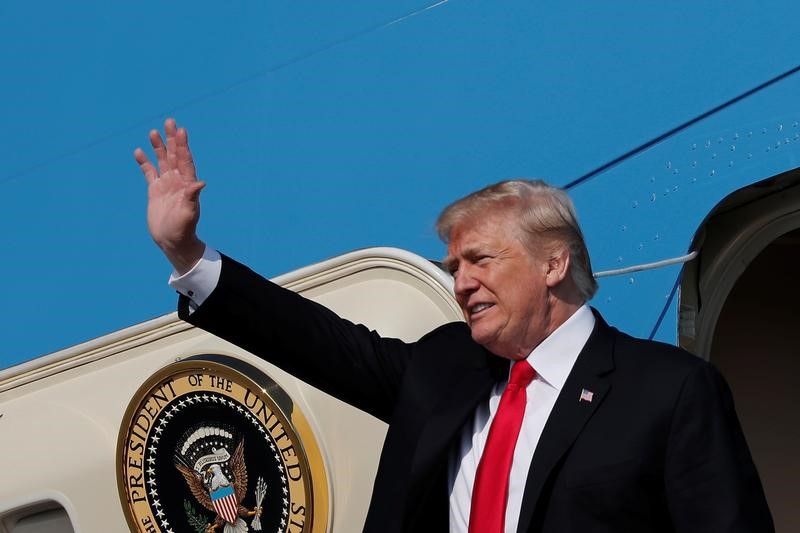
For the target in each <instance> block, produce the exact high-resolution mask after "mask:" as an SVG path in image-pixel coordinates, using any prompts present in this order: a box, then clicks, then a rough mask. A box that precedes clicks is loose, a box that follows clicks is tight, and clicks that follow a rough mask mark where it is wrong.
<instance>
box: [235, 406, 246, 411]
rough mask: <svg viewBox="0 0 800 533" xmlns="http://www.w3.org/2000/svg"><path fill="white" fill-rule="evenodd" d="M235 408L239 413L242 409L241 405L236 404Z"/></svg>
mask: <svg viewBox="0 0 800 533" xmlns="http://www.w3.org/2000/svg"><path fill="white" fill-rule="evenodd" d="M236 410H237V411H239V412H240V413H241V412H243V411H244V409H242V406H241V405H237V406H236Z"/></svg>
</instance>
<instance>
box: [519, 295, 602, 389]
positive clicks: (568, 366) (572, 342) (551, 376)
mask: <svg viewBox="0 0 800 533" xmlns="http://www.w3.org/2000/svg"><path fill="white" fill-rule="evenodd" d="M594 323H595V318H594V313H592V310H591V309H589V306H588V305H586V304H584V305H582V306H581V307H579V308H578V310H577V311H575V312H574V313H573V314H572V316H571V317H569V318H568V319H567V320H566V321H565V322H564V323H563V324H561V325H560V326H559V327H558V328H556V330H555V331H553V333H551V334H550V335H549V336H548V337H547V338H546V339H544V340H543V341H542V342H541V343H539V345H538V346H537V347H536V348H534V349H533V351H532V352H531V353H530V355H529V356H528V358H527V359H526V361H528V363H529V364H530V365H531V366H533V368H534V369H535V370H536V374H537V376H538V377H539V378H541V379H543V380H544V381H546V382H547V383H549V384H550V385H552V386H553V387H554V388H555V389H556V390H561V389H562V388H563V387H564V383H565V382H566V381H567V376H569V373H570V372H571V371H572V366H573V365H574V364H575V361H576V360H577V359H578V354H580V353H581V350H583V347H584V345H585V344H586V341H587V340H589V336H590V335H591V334H592V330H593V329H594Z"/></svg>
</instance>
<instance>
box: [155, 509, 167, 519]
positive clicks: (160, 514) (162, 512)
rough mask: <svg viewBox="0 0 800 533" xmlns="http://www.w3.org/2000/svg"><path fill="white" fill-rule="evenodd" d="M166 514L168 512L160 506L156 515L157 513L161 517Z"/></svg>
mask: <svg viewBox="0 0 800 533" xmlns="http://www.w3.org/2000/svg"><path fill="white" fill-rule="evenodd" d="M166 514H167V513H165V512H164V511H162V510H161V508H160V507H159V509H158V512H157V513H156V515H157V516H158V517H159V518H164V516H166Z"/></svg>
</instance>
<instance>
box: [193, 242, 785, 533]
mask: <svg viewBox="0 0 800 533" xmlns="http://www.w3.org/2000/svg"><path fill="white" fill-rule="evenodd" d="M179 314H180V316H181V318H183V319H184V320H187V321H189V322H191V323H193V324H195V325H197V326H199V327H201V328H203V329H205V330H207V331H210V332H211V333H214V334H216V335H218V336H220V337H222V338H225V339H227V340H229V341H231V342H233V343H235V344H237V345H238V346H241V347H242V348H244V349H246V350H248V351H250V352H252V353H254V354H257V355H259V356H261V357H263V358H264V359H266V360H268V361H270V362H272V363H274V364H276V365H278V366H280V367H282V368H284V369H285V370H287V371H289V372H290V373H292V374H294V375H296V376H298V377H300V378H301V379H303V380H304V381H306V382H308V383H310V384H311V385H313V386H315V387H318V388H320V389H322V390H324V391H326V392H328V393H330V394H332V395H333V396H335V397H337V398H339V399H341V400H344V401H346V402H348V403H350V404H352V405H354V406H355V407H358V408H359V409H362V410H364V411H366V412H368V413H371V414H372V415H374V416H376V417H378V418H380V419H381V420H383V421H385V422H387V423H388V424H389V430H388V433H387V435H386V440H385V442H384V445H383V452H382V455H381V460H380V465H379V468H378V473H377V477H376V480H375V486H374V491H373V495H372V501H371V503H370V509H369V513H368V516H367V521H366V524H365V526H364V531H370V532H372V531H374V532H380V533H390V532H395V531H447V528H448V492H447V457H448V454H449V453H450V452H451V450H452V446H453V445H454V442H456V441H457V439H458V436H459V433H460V431H461V428H462V427H463V425H464V424H465V423H467V422H468V421H470V420H471V418H472V414H473V412H474V410H475V408H476V406H477V405H478V404H479V403H480V402H484V401H486V400H487V398H488V395H489V393H490V390H491V388H492V386H493V385H494V384H495V383H496V382H497V381H498V380H502V379H504V378H505V377H506V376H507V372H508V365H509V363H508V361H507V360H506V359H502V358H499V357H496V356H494V355H492V354H491V353H489V352H488V351H486V350H485V349H484V348H482V347H481V346H479V345H477V344H476V343H474V342H473V341H472V339H471V336H470V333H469V329H468V327H467V326H466V325H465V324H463V323H452V324H447V325H444V326H442V327H440V328H438V329H436V330H434V331H432V332H431V333H429V334H427V335H426V336H424V337H423V338H422V339H420V340H419V341H418V342H415V343H411V344H407V343H404V342H402V341H400V340H397V339H387V338H382V337H380V336H379V335H378V334H377V333H375V332H372V331H369V330H368V329H367V328H366V327H364V326H360V325H354V324H352V323H350V322H348V321H346V320H343V319H341V318H339V317H338V316H336V315H335V314H334V313H333V312H331V311H330V310H328V309H326V308H324V307H322V306H320V305H318V304H316V303H314V302H310V301H309V300H306V299H304V298H302V297H300V296H299V295H297V294H295V293H293V292H291V291H288V290H285V289H282V288H280V287H278V286H276V285H274V284H272V283H270V282H268V281H266V280H264V279H263V278H261V277H260V276H258V275H257V274H255V273H253V272H252V271H251V270H249V269H247V268H246V267H244V266H242V265H240V264H238V263H236V262H234V261H232V260H230V259H228V258H226V257H223V267H222V274H221V277H220V280H219V284H218V286H217V288H216V289H215V290H214V292H213V293H212V294H211V295H210V296H209V298H208V299H207V300H206V301H205V303H203V305H201V306H200V307H199V308H198V309H197V310H196V311H195V312H193V313H192V314H189V313H188V308H187V300H186V299H185V298H181V300H180V302H179ZM595 314H596V316H597V323H596V326H595V329H594V331H593V332H592V335H591V337H590V338H589V341H588V342H587V344H586V346H585V347H584V349H583V351H582V352H581V354H580V355H579V357H578V359H577V361H576V363H575V366H574V367H573V369H572V372H571V373H570V375H569V378H568V379H567V381H566V383H565V386H564V388H563V390H562V391H561V393H560V395H559V397H558V400H557V401H556V404H555V407H554V408H553V411H552V413H551V415H550V418H549V420H548V422H547V424H546V426H545V428H544V432H543V433H542V436H541V439H540V442H539V445H538V447H537V449H536V452H535V454H534V457H533V461H532V464H531V468H530V472H529V474H528V481H527V485H526V487H525V494H524V498H523V505H522V512H521V516H520V520H519V530H518V531H520V532H524V531H543V532H554V533H555V532H558V533H564V532H576V533H577V532H580V533H587V532H606V531H607V532H614V533H619V532H625V531H630V532H636V533H642V532H662V531H663V532H668V531H679V532H703V533H709V532H714V533H717V532H720V533H721V532H734V531H736V532H766V531H773V529H774V528H773V525H772V519H771V517H770V514H769V510H768V508H767V504H766V501H765V498H764V494H763V491H762V488H761V484H760V482H759V479H758V474H757V473H756V470H755V467H754V466H753V462H752V460H751V458H750V454H749V452H748V449H747V445H746V444H745V440H744V437H743V435H742V431H741V429H740V426H739V422H738V420H737V418H736V414H735V412H734V409H733V403H732V399H731V395H730V392H729V390H728V387H727V385H726V384H725V382H724V380H723V378H722V377H721V376H720V375H719V373H718V372H717V371H716V370H715V369H714V368H713V367H712V366H711V365H709V364H708V363H706V362H704V361H702V360H700V359H698V358H696V357H694V356H692V355H690V354H688V353H686V352H684V351H682V350H679V349H677V348H675V347H673V346H669V345H665V344H660V343H655V342H649V341H643V340H639V339H634V338H632V337H630V336H628V335H625V334H623V333H620V332H619V331H617V330H616V329H614V328H611V327H609V326H608V325H607V324H606V323H605V322H604V321H603V319H602V318H601V317H600V316H599V314H597V313H595ZM582 389H586V390H589V391H592V392H593V398H592V401H591V402H588V401H580V394H581V390H582Z"/></svg>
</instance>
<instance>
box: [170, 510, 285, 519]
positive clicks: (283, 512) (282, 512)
mask: <svg viewBox="0 0 800 533" xmlns="http://www.w3.org/2000/svg"><path fill="white" fill-rule="evenodd" d="M281 514H282V515H283V516H287V515H288V514H289V511H287V510H286V509H284V510H283V511H281ZM159 518H160V517H159Z"/></svg>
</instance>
